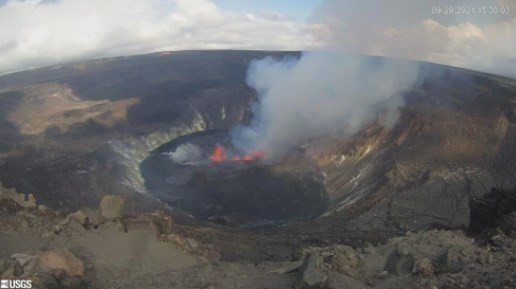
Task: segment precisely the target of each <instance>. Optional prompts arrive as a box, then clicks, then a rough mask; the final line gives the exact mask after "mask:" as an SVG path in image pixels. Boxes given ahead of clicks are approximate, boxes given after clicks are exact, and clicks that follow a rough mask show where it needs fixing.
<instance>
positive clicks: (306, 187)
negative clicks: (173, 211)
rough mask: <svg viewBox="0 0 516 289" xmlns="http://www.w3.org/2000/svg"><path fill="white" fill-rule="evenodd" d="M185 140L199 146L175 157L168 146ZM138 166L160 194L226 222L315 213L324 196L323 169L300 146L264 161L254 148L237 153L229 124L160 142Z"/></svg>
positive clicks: (279, 220)
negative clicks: (189, 155)
mask: <svg viewBox="0 0 516 289" xmlns="http://www.w3.org/2000/svg"><path fill="white" fill-rule="evenodd" d="M184 145H187V146H193V147H195V148H197V150H198V151H197V154H196V155H195V156H193V157H194V159H191V160H188V159H187V160H182V161H177V160H174V159H173V158H172V157H171V152H175V151H177V150H178V148H180V147H181V146H184ZM141 172H142V176H143V178H144V179H145V186H146V188H147V190H148V191H150V192H152V194H153V195H154V196H156V197H157V198H158V199H160V200H162V201H163V202H165V203H167V204H169V205H170V206H172V207H177V208H181V209H183V210H185V211H187V212H189V213H190V214H192V215H193V216H194V217H196V218H198V219H201V220H209V221H213V222H215V223H219V224H224V225H230V226H242V225H244V226H256V225H272V224H276V225H277V224H282V223H284V222H286V221H289V220H300V219H309V218H313V217H316V216H318V215H319V214H321V213H322V212H323V211H324V210H325V209H326V206H327V201H328V198H327V192H326V189H325V186H324V183H323V177H322V174H321V171H320V170H319V168H318V166H317V164H316V163H315V161H313V160H310V159H309V158H306V157H305V155H304V154H303V153H302V151H293V152H292V153H291V154H290V155H289V156H288V157H286V158H285V159H284V160H283V161H281V162H265V161H264V160H263V155H262V153H260V152H257V151H256V152H249V153H247V154H243V155H240V154H237V153H235V149H234V148H233V147H232V144H231V140H230V137H229V135H228V132H227V130H208V131H204V132H197V133H193V134H188V135H185V136H182V137H178V138H176V139H174V140H173V141H171V142H168V143H166V144H163V145H162V146H160V147H159V148H157V149H156V150H154V151H153V152H152V153H151V154H150V155H149V157H148V158H147V159H145V160H144V161H143V162H142V164H141Z"/></svg>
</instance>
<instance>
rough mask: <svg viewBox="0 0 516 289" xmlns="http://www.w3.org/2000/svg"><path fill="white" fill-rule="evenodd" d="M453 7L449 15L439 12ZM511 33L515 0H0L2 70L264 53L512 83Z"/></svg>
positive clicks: (514, 53) (515, 52) (515, 61)
mask: <svg viewBox="0 0 516 289" xmlns="http://www.w3.org/2000/svg"><path fill="white" fill-rule="evenodd" d="M450 5H451V7H453V8H454V11H453V12H454V13H445V12H450V9H449V7H450ZM438 8H440V9H439V10H438ZM438 11H440V12H441V13H437V12H438ZM457 12H461V13H457ZM473 12H475V13H473ZM515 28H516V1H515V0H429V1H427V0H425V1H423V0H420V1H416V0H391V1H384V0H361V1H354V0H283V1H282V0H275V1H274V0H259V1H257V0H255V1H251V0H0V74H5V73H9V72H14V71H19V70H24V69H30V68H35V67H41V66H46V65H53V64H59V63H66V62H71V61H76V60H82V59H91V58H99V57H111V56H122V55H135V54H143V53H152V52H158V51H170V50H172V51H174V50H186V49H258V50H262V49H263V50H332V51H335V50H336V51H342V52H345V53H350V54H363V55H380V56H389V57H399V58H407V59H416V60H423V61H430V62H436V63H442V64H447V65H453V66H459V67H466V68H472V69H477V70H481V71H488V72H493V73H499V74H503V75H508V76H511V77H515V78H516V49H515V47H516V32H515V31H516V30H515Z"/></svg>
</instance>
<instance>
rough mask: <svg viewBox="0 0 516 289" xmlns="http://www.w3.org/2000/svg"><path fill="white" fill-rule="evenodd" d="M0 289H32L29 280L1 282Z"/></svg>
mask: <svg viewBox="0 0 516 289" xmlns="http://www.w3.org/2000/svg"><path fill="white" fill-rule="evenodd" d="M0 288H1V289H4V288H5V289H13V288H32V281H31V280H2V281H1V283H0Z"/></svg>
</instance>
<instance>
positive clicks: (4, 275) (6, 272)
mask: <svg viewBox="0 0 516 289" xmlns="http://www.w3.org/2000/svg"><path fill="white" fill-rule="evenodd" d="M22 274H23V268H22V266H21V265H20V263H18V262H16V261H14V260H9V259H0V279H15V278H16V277H18V276H21V275H22Z"/></svg>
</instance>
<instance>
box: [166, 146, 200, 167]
mask: <svg viewBox="0 0 516 289" xmlns="http://www.w3.org/2000/svg"><path fill="white" fill-rule="evenodd" d="M165 154H166V155H168V156H169V157H170V159H172V160H173V161H174V162H176V163H195V162H198V161H199V160H201V158H202V151H201V149H200V148H199V147H198V146H196V145H193V144H191V143H187V144H182V145H180V146H178V147H177V148H176V150H175V151H173V152H168V153H165Z"/></svg>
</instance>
